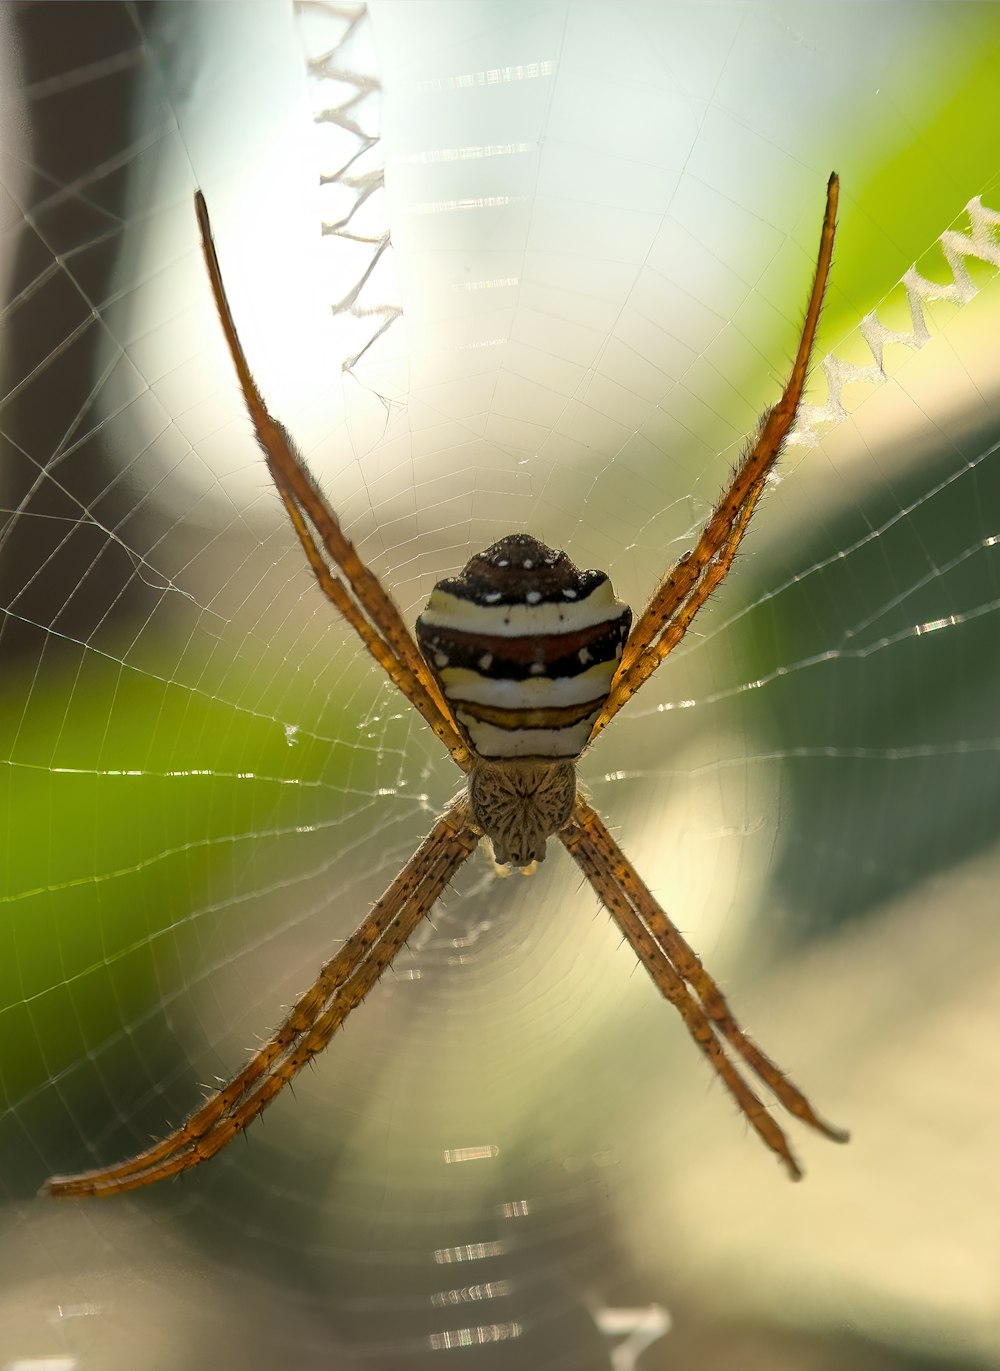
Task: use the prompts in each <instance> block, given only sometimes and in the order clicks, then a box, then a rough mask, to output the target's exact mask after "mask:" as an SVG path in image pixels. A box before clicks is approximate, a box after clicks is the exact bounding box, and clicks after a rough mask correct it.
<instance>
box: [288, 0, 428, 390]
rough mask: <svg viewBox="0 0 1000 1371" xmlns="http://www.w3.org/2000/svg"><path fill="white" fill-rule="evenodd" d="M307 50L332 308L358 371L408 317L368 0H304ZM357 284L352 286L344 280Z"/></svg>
mask: <svg viewBox="0 0 1000 1371" xmlns="http://www.w3.org/2000/svg"><path fill="white" fill-rule="evenodd" d="M295 10H296V14H297V16H298V19H299V29H300V34H301V38H302V45H303V48H304V50H305V53H306V69H307V72H308V75H309V86H310V93H311V103H312V109H313V121H314V123H315V125H316V130H317V140H318V143H319V165H320V168H321V171H320V186H321V188H322V191H323V197H324V202H325V207H326V210H327V214H328V217H327V215H324V221H323V226H322V232H323V236H324V237H325V238H330V239H333V240H334V241H335V246H336V262H335V264H334V263H331V267H330V279H331V293H332V294H333V295H334V296H335V298H334V300H333V302H332V303H331V305H330V310H331V312H332V314H333V315H334V317H335V319H339V320H342V321H344V322H345V323H347V324H348V325H349V329H348V337H347V342H346V352H347V355H346V356H344V357H343V358H342V360H341V368H342V370H343V371H346V372H351V371H353V368H354V367H355V366H356V365H357V363H358V362H359V361H360V360H361V358H362V357H363V356H364V355H365V353H366V352H367V351H368V350H369V348H370V347H372V345H373V344H374V343H375V342H376V341H377V340H378V339H379V338H381V337H382V335H383V334H385V333H386V332H387V331H388V330H389V329H390V328H391V327H392V325H393V324H394V323H395V322H396V320H397V319H398V318H399V317H400V315H401V314H402V307H401V305H400V303H399V290H398V286H397V283H396V276H395V271H394V270H393V268H392V264H391V262H392V253H391V251H390V248H391V238H390V234H389V222H388V214H387V212H386V208H385V199H384V194H383V192H384V190H385V162H384V159H383V157H382V153H381V133H380V130H379V115H380V104H379V101H380V96H381V93H382V86H381V83H380V81H379V79H378V76H377V75H376V58H375V50H374V44H373V39H372V33H371V20H370V18H369V15H368V7H367V5H365V4H338V3H336V0H296V5H295ZM345 276H346V279H347V281H348V282H349V284H348V287H347V289H346V290H344V288H343V282H344V279H345Z"/></svg>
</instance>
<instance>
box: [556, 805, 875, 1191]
mask: <svg viewBox="0 0 1000 1371" xmlns="http://www.w3.org/2000/svg"><path fill="white" fill-rule="evenodd" d="M560 837H561V839H562V841H563V843H564V845H565V847H566V848H567V850H568V851H569V853H570V855H571V856H572V857H573V859H574V860H575V861H576V863H577V864H578V866H579V867H580V868H581V870H582V871H583V872H584V874H585V875H586V877H587V879H588V880H589V881H590V883H591V885H593V887H594V889H595V890H596V891H597V894H598V895H599V896H600V898H601V900H602V901H603V903H604V904H605V906H606V907H607V909H608V910H609V911H610V913H611V915H612V917H613V918H614V919H615V921H616V923H617V924H618V926H619V927H620V928H621V930H622V932H623V933H624V934H625V937H626V938H627V940H628V942H629V944H630V946H631V947H632V949H633V951H634V952H635V953H636V955H637V956H638V957H639V959H640V961H641V962H642V964H643V965H644V966H645V968H646V970H647V971H648V972H649V974H650V976H651V977H652V979H653V981H654V983H655V985H656V986H657V988H658V989H659V991H660V993H661V994H662V995H663V996H664V998H665V999H667V1000H669V1002H670V1003H671V1004H672V1005H673V1006H674V1008H675V1009H677V1010H678V1012H679V1013H680V1015H681V1017H682V1018H683V1020H684V1023H685V1026H686V1027H687V1030H688V1032H689V1033H690V1034H691V1036H692V1038H693V1039H694V1040H695V1042H696V1043H697V1044H698V1046H699V1048H700V1049H701V1050H702V1052H703V1053H704V1054H705V1056H706V1057H707V1058H708V1060H709V1062H710V1063H711V1065H712V1067H713V1068H714V1070H715V1071H716V1072H717V1074H718V1075H719V1077H720V1078H721V1080H722V1081H723V1083H724V1084H725V1086H726V1087H727V1089H728V1090H729V1091H730V1093H731V1094H732V1096H733V1098H734V1099H735V1100H736V1103H737V1105H738V1106H739V1108H740V1111H741V1112H742V1114H743V1115H744V1117H745V1118H746V1119H747V1121H748V1123H749V1124H750V1125H751V1127H752V1128H753V1129H754V1130H755V1132H756V1133H757V1134H758V1136H759V1137H760V1138H761V1139H762V1141H763V1142H764V1143H765V1144H766V1145H767V1146H768V1147H769V1148H770V1149H771V1151H772V1152H774V1153H776V1154H777V1156H779V1157H780V1158H781V1160H782V1161H783V1162H784V1164H785V1166H786V1168H787V1170H788V1172H789V1175H790V1176H791V1177H792V1179H793V1180H798V1179H800V1177H801V1175H802V1170H801V1167H800V1166H799V1164H798V1162H797V1160H796V1159H795V1156H794V1154H793V1153H792V1151H791V1149H790V1147H789V1145H788V1140H787V1138H786V1137H785V1134H784V1132H783V1131H782V1129H781V1128H780V1127H779V1126H778V1124H777V1123H776V1122H775V1121H774V1119H773V1118H772V1117H771V1114H770V1113H769V1111H768V1109H767V1108H766V1106H765V1105H764V1104H763V1102H762V1101H761V1100H760V1099H759V1098H758V1096H757V1095H756V1094H755V1092H754V1091H753V1089H751V1087H750V1086H749V1085H748V1084H747V1082H746V1081H745V1080H744V1079H743V1077H742V1076H741V1075H740V1074H739V1072H738V1070H737V1069H736V1066H735V1064H734V1063H733V1061H732V1060H731V1059H730V1057H729V1056H728V1055H727V1052H726V1048H725V1044H726V1043H728V1044H729V1046H730V1047H731V1048H732V1049H733V1050H735V1051H736V1052H737V1053H739V1055H740V1056H742V1058H743V1059H744V1061H745V1062H746V1063H747V1065H748V1066H749V1067H750V1069H751V1071H752V1072H753V1074H754V1075H755V1076H757V1077H758V1079H760V1080H761V1081H763V1082H764V1084H765V1085H767V1086H768V1087H769V1089H771V1090H772V1091H773V1093H774V1094H775V1096H776V1097H777V1098H778V1100H779V1101H780V1103H781V1104H783V1105H784V1106H785V1108H786V1109H788V1111H789V1112H790V1113H791V1114H792V1115H794V1116H795V1117H796V1118H799V1119H801V1120H802V1121H803V1122H805V1123H808V1124H810V1125H811V1126H812V1127H814V1128H816V1129H817V1130H818V1131H819V1132H821V1133H823V1134H824V1136H825V1137H827V1138H830V1139H831V1140H832V1141H835V1142H846V1141H847V1136H848V1135H847V1134H846V1133H844V1132H842V1131H841V1130H839V1129H836V1128H833V1127H832V1126H831V1125H830V1124H827V1123H825V1122H824V1121H823V1120H822V1119H820V1118H819V1116H818V1115H817V1114H816V1113H815V1111H814V1110H813V1108H812V1106H811V1105H810V1104H809V1102H808V1100H807V1099H806V1098H805V1096H804V1095H803V1094H802V1093H801V1091H799V1090H798V1089H797V1088H796V1087H795V1086H794V1085H793V1084H792V1083H791V1082H790V1081H789V1080H788V1079H787V1077H786V1076H785V1075H784V1074H783V1073H782V1072H781V1070H780V1069H779V1068H778V1067H777V1066H776V1065H775V1064H774V1063H773V1062H772V1061H771V1059H770V1058H769V1057H767V1056H766V1055H765V1054H764V1053H763V1052H762V1051H761V1050H760V1049H759V1048H758V1047H757V1045H756V1044H755V1043H754V1042H753V1041H752V1040H751V1039H750V1038H749V1037H748V1036H747V1034H746V1033H744V1032H743V1030H742V1029H741V1028H740V1027H739V1025H738V1024H737V1022H736V1020H735V1019H734V1018H733V1015H732V1012H731V1010H730V1009H729V1006H728V1004H727V1002H726V999H725V997H724V995H723V994H722V992H721V991H720V990H719V988H718V986H717V985H716V983H715V981H714V980H713V979H712V977H711V976H710V975H709V974H708V972H707V971H706V970H705V968H704V967H703V966H702V964H701V961H700V960H699V958H698V957H697V955H696V954H695V953H694V951H693V950H692V949H691V948H690V947H689V946H688V944H687V942H686V941H685V940H684V938H683V937H682V935H681V934H680V932H679V931H678V930H677V929H676V928H675V927H674V925H673V924H672V923H671V922H670V920H669V919H668V918H667V916H666V914H664V912H663V910H662V909H660V907H659V905H658V904H657V903H656V901H655V900H654V898H653V896H652V894H651V892H650V891H649V889H648V887H647V886H646V885H645V884H644V883H643V882H642V880H641V879H640V878H639V876H638V874H637V873H636V871H635V868H634V867H633V866H632V865H631V863H630V862H629V861H628V860H627V859H626V857H625V856H624V854H623V853H622V851H621V849H620V848H619V847H618V844H617V843H616V842H615V840H614V839H613V838H612V837H611V834H610V833H609V832H608V830H607V829H606V828H605V826H604V824H603V823H602V822H601V820H600V818H599V816H598V815H597V813H596V812H595V811H594V810H593V809H592V808H591V807H590V805H588V804H587V803H586V802H585V801H583V800H578V802H577V805H576V808H575V810H574V815H573V819H572V821H571V823H570V824H569V825H568V826H567V828H565V829H564V830H563V832H562V833H561V834H560ZM686 983H687V984H686ZM689 987H690V988H689ZM692 990H693V991H694V994H692Z"/></svg>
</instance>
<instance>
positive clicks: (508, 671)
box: [416, 533, 632, 758]
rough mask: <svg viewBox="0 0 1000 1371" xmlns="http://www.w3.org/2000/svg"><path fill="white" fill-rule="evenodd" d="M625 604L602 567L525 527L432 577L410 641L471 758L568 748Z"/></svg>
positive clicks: (574, 748) (610, 651)
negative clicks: (576, 559) (574, 557)
mask: <svg viewBox="0 0 1000 1371" xmlns="http://www.w3.org/2000/svg"><path fill="white" fill-rule="evenodd" d="M631 622H632V611H631V610H630V609H629V607H628V606H627V605H625V604H622V602H621V601H620V600H617V599H616V598H615V593H614V590H613V589H612V586H611V582H610V581H609V580H608V578H607V576H606V575H605V574H604V572H602V571H580V570H579V569H578V568H577V567H575V566H574V565H573V563H572V562H571V561H570V559H569V558H568V557H567V556H566V554H565V552H557V551H554V550H553V549H552V548H548V547H546V546H545V544H544V543H540V542H539V541H538V539H537V538H532V537H531V536H530V535H529V534H526V533H514V534H510V535H509V536H508V537H506V538H501V540H500V541H499V542H498V543H494V544H493V546H492V547H489V548H487V549H486V551H485V552H481V553H479V555H478V556H476V557H473V558H472V560H471V561H470V562H469V563H468V565H467V566H466V567H465V568H464V569H463V571H462V574H461V575H460V576H453V577H450V578H448V579H447V580H444V581H439V582H438V584H437V585H436V586H435V587H434V589H433V591H432V592H431V597H430V600H429V602H428V605H427V608H426V609H425V610H424V612H423V613H422V614H421V615H420V617H419V618H418V619H417V625H416V628H417V640H418V642H419V644H420V650H421V652H422V653H423V655H424V657H425V658H426V660H427V664H428V666H430V668H431V670H432V671H433V672H434V675H435V676H436V677H437V679H438V681H439V682H440V684H441V689H442V691H443V692H444V696H445V698H446V699H447V701H448V703H449V704H450V705H451V708H452V711H453V712H454V715H455V719H456V721H457V723H458V725H459V727H460V728H461V729H462V730H463V732H464V734H465V735H466V737H467V738H468V740H469V742H470V744H471V745H472V747H473V748H474V749H475V751H476V752H477V753H478V754H479V755H480V756H481V757H498V758H499V757H543V758H559V757H562V758H569V757H578V756H579V755H580V753H581V752H582V751H583V749H584V748H585V747H586V745H587V740H588V738H589V737H590V731H591V728H592V727H593V723H594V720H595V719H596V717H597V715H598V713H599V712H600V708H601V705H602V704H603V703H604V701H605V700H606V699H607V696H608V692H609V691H610V689H611V680H612V677H613V676H614V674H615V671H616V669H617V666H618V663H619V661H620V660H621V654H622V647H623V646H624V643H625V640H626V638H627V637H628V632H629V627H630V625H631Z"/></svg>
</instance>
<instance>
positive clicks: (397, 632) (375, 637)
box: [194, 191, 472, 771]
mask: <svg viewBox="0 0 1000 1371" xmlns="http://www.w3.org/2000/svg"><path fill="white" fill-rule="evenodd" d="M194 201H195V210H196V212H197V215H198V228H199V230H200V233H201V247H202V253H203V255H204V258H205V265H206V267H207V269H208V276H209V281H210V283H211V287H212V295H213V297H214V299H215V306H216V309H217V311H218V314H219V320H220V322H221V324H222V330H223V333H224V334H225V337H226V343H227V345H228V347H229V352H230V356H231V357H232V360H233V365H234V367H235V368H236V375H237V378H238V379H239V384H240V390H241V391H242V392H243V401H244V403H245V405H246V408H247V413H248V414H249V416H250V419H251V422H252V423H253V426H254V431H255V433H256V435H257V441H258V443H259V444H260V447H261V449H262V451H263V453H264V456H265V458H266V460H267V466H268V470H269V471H270V473H271V479H272V480H273V481H274V484H275V486H276V487H277V491H278V494H279V495H280V496H281V499H282V502H283V503H284V506H285V508H286V510H287V511H288V515H289V518H290V519H291V521H292V526H293V528H294V529H295V532H296V534H297V536H298V539H299V542H300V543H301V544H302V547H303V550H304V551H305V554H306V557H307V559H308V561H309V565H310V566H311V567H312V569H313V572H314V574H315V576H316V579H317V581H318V582H319V585H320V587H321V589H322V590H323V593H324V594H325V595H326V597H327V599H329V600H330V601H331V602H332V603H333V604H334V605H335V606H336V608H337V609H338V610H339V611H340V613H341V614H342V615H343V616H344V618H345V619H346V620H347V622H348V623H349V624H350V625H351V627H352V628H353V629H355V631H356V632H357V633H358V634H359V636H360V637H361V640H362V642H363V643H364V645H365V647H366V648H367V649H368V651H369V652H370V653H371V655H372V656H373V657H374V658H375V660H376V662H378V664H379V666H381V667H382V669H383V670H384V671H385V672H386V674H387V675H388V676H389V679H390V680H391V681H392V683H393V684H394V685H395V686H396V688H397V689H398V690H400V691H402V693H403V694H404V695H405V696H406V697H407V699H408V700H409V701H410V703H411V704H412V705H413V706H414V708H415V709H417V710H418V711H419V712H420V713H421V714H422V715H423V717H424V718H425V719H426V721H427V722H428V723H429V724H430V726H431V728H432V729H433V730H434V732H435V734H436V735H437V737H438V738H439V739H440V740H441V742H442V743H444V745H445V747H446V748H447V749H448V751H449V752H450V753H451V755H452V757H453V758H454V760H455V761H456V762H457V764H458V765H459V766H460V767H461V768H462V770H463V771H468V770H469V767H470V765H471V761H472V759H471V756H470V753H469V749H468V748H467V746H466V744H465V742H464V741H463V739H462V737H461V735H460V734H459V731H458V729H457V727H456V726H455V722H454V720H453V718H452V715H451V710H450V708H449V706H448V704H447V703H446V701H445V699H444V696H443V695H442V694H441V690H440V687H439V686H438V684H437V682H436V681H435V680H434V677H433V675H432V674H431V672H430V670H429V669H428V667H427V664H426V662H425V661H424V659H423V657H421V655H420V652H419V650H418V648H417V645H416V643H415V642H414V641H413V636H412V634H411V633H410V631H409V629H408V628H407V627H406V624H405V623H404V622H403V617H402V615H401V614H400V612H399V610H398V609H397V607H396V605H395V604H394V602H393V600H392V599H391V597H390V596H389V595H388V594H387V593H386V591H385V590H383V588H382V586H381V584H380V583H379V581H378V578H377V577H376V576H375V575H374V573H373V572H371V571H370V570H369V568H368V567H367V566H366V565H365V563H364V562H363V561H362V560H361V558H360V556H359V555H358V552H357V549H356V548H355V546H354V544H353V543H352V542H351V541H350V539H349V538H348V537H347V536H346V535H345V534H344V532H343V530H342V529H341V527H340V521H339V520H338V518H337V516H336V514H335V513H334V512H333V510H332V509H331V508H330V505H329V504H328V503H327V500H326V498H325V497H324V495H323V493H322V491H321V490H320V488H319V486H318V485H317V484H316V482H315V480H314V479H313V477H312V475H311V473H310V472H309V470H308V468H307V467H306V465H305V463H304V461H303V460H302V458H301V457H300V455H299V454H298V452H297V451H296V449H295V445H294V443H293V442H292V439H291V437H290V435H289V433H288V431H287V429H285V427H284V426H283V425H282V424H280V423H279V422H278V421H277V420H276V419H275V418H274V417H273V416H272V415H271V413H270V411H269V410H268V408H267V406H266V405H265V403H264V400H263V398H262V396H261V393H260V391H259V390H258V388H257V383H256V381H255V380H254V378H253V375H252V374H251V371H250V367H249V364H248V363H247V359H246V355H245V353H244V351H243V346H242V344H241V343H240V339H239V335H238V333H237V331H236V325H235V323H234V321H233V316H232V311H231V310H230V307H229V300H228V298H227V296H226V288H225V284H224V282H223V279H222V270H221V268H220V266H219V259H218V256H217V254H216V251H215V243H214V240H213V238H212V225H211V221H210V219H209V216H208V206H207V205H206V204H205V197H204V196H203V195H202V193H201V191H197V192H196V193H195V197H194ZM314 532H315V535H316V537H318V539H319V543H317V541H316V537H314V536H313V534H314ZM319 544H322V547H323V549H324V551H325V553H326V556H324V553H323V552H321V551H320V546H319ZM327 558H329V561H328V560H327ZM331 562H332V563H333V566H334V567H335V568H336V570H332V569H331V566H330V563H331Z"/></svg>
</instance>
